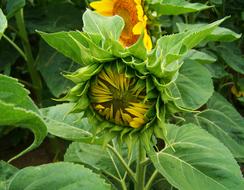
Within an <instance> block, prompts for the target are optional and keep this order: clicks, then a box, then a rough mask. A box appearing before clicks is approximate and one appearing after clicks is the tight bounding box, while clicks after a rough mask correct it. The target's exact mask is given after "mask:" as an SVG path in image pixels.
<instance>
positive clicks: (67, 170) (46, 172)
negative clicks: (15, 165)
mask: <svg viewBox="0 0 244 190" xmlns="http://www.w3.org/2000/svg"><path fill="white" fill-rule="evenodd" d="M20 189H22V190H24V189H26V190H27V189H28V190H43V189H50V190H51V189H52V190H54V189H62V190H71V189H72V190H88V189H92V190H110V189H111V187H110V185H108V184H107V183H106V182H105V180H104V179H102V178H101V177H100V176H99V175H97V174H95V173H93V172H92V171H91V170H90V169H88V168H85V167H84V166H82V165H78V164H72V163H65V162H60V163H52V164H46V165H41V166H36V167H27V168H24V169H22V170H20V171H19V172H17V173H16V175H15V176H14V178H13V179H12V180H11V182H10V184H9V188H8V190H20Z"/></svg>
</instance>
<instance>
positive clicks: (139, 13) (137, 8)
mask: <svg viewBox="0 0 244 190" xmlns="http://www.w3.org/2000/svg"><path fill="white" fill-rule="evenodd" d="M136 10H137V16H138V20H139V21H143V15H144V12H143V8H142V6H141V5H136Z"/></svg>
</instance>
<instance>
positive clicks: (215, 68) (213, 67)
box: [204, 62, 229, 79]
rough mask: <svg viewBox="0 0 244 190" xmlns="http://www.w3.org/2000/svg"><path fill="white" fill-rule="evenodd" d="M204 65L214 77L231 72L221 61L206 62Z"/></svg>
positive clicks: (217, 77) (225, 75) (218, 77)
mask: <svg viewBox="0 0 244 190" xmlns="http://www.w3.org/2000/svg"><path fill="white" fill-rule="evenodd" d="M204 67H206V68H207V69H208V71H209V72H210V73H211V76H212V78H216V79H221V78H223V77H227V76H228V75H229V73H228V72H226V71H225V66H224V64H222V63H219V62H217V63H214V64H205V65H204Z"/></svg>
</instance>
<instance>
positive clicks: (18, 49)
mask: <svg viewBox="0 0 244 190" xmlns="http://www.w3.org/2000/svg"><path fill="white" fill-rule="evenodd" d="M3 37H4V38H5V39H6V40H7V41H8V42H9V43H10V44H11V45H12V46H13V47H14V48H15V49H16V50H17V51H18V52H19V54H20V55H21V56H22V57H23V58H24V60H25V61H27V58H26V56H25V53H24V52H23V51H22V50H21V49H20V48H19V46H18V45H17V44H16V43H14V41H12V40H11V39H10V38H9V37H8V36H6V35H5V34H3Z"/></svg>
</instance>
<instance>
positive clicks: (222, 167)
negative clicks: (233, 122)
mask: <svg viewBox="0 0 244 190" xmlns="http://www.w3.org/2000/svg"><path fill="white" fill-rule="evenodd" d="M167 130H168V135H167V138H168V139H169V142H170V145H169V146H166V147H165V148H164V149H163V150H162V151H160V152H155V151H154V150H152V151H151V152H149V153H148V154H149V157H150V159H151V161H152V162H153V164H154V166H155V168H156V169H157V170H158V171H159V172H160V173H161V174H162V175H163V176H164V177H165V178H166V179H167V180H168V181H169V182H170V183H171V184H172V185H173V186H175V187H176V188H177V189H180V190H196V189H197V190H206V189H215V190H233V189H235V190H242V189H243V188H244V181H243V178H242V174H241V171H240V168H239V165H238V164H237V162H236V161H235V160H234V158H233V157H232V154H231V153H230V151H229V150H228V149H227V148H226V147H225V146H224V145H223V144H222V143H220V142H219V141H218V140H217V139H215V138H214V137H213V136H211V135H209V134H208V133H207V132H206V131H205V130H203V129H201V128H199V127H197V126H195V125H193V124H188V125H184V126H181V127H177V126H173V125H168V126H167ZM172 147H173V148H174V150H173V149H172Z"/></svg>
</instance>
